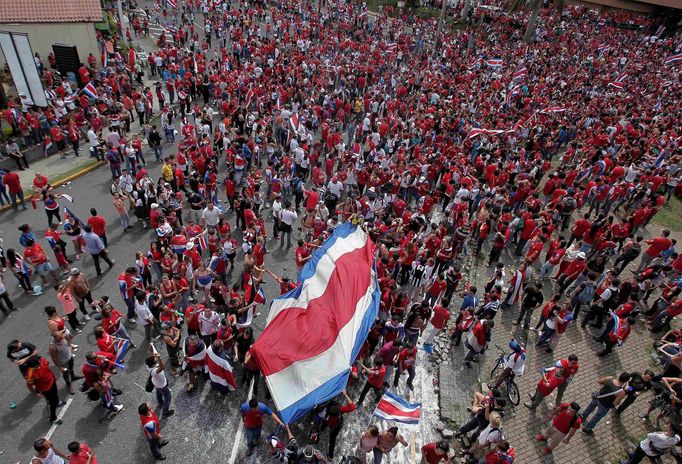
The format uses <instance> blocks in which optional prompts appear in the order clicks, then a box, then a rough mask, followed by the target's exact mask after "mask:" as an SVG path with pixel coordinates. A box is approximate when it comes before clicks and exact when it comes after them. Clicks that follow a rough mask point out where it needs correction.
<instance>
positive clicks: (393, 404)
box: [373, 391, 422, 424]
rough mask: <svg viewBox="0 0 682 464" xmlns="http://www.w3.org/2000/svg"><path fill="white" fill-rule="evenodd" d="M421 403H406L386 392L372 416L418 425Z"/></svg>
mask: <svg viewBox="0 0 682 464" xmlns="http://www.w3.org/2000/svg"><path fill="white" fill-rule="evenodd" d="M421 408H422V404H421V403H408V402H407V401H405V400H404V399H402V398H400V397H399V396H397V395H394V394H393V393H391V392H389V391H387V392H385V393H384V396H382V397H381V400H380V401H379V404H377V407H376V409H375V410H374V414H373V415H374V416H376V417H379V418H381V419H384V420H388V421H393V422H401V423H403V424H418V423H419V419H420V417H421Z"/></svg>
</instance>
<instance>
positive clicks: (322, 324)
mask: <svg viewBox="0 0 682 464" xmlns="http://www.w3.org/2000/svg"><path fill="white" fill-rule="evenodd" d="M368 262H372V245H371V241H369V240H367V244H366V245H365V246H364V247H362V248H359V249H357V250H355V251H352V252H350V253H346V254H344V255H343V256H341V257H340V258H339V259H338V260H337V261H336V266H335V269H334V271H333V272H332V274H331V276H330V278H329V282H328V283H327V288H326V289H325V292H324V293H323V294H322V295H321V296H320V297H318V298H315V299H313V300H310V301H308V305H307V307H304V308H302V307H291V308H288V309H286V310H284V311H282V312H280V313H279V314H278V315H277V316H275V318H274V319H273V320H272V321H271V322H270V323H269V324H268V327H267V329H268V330H266V331H265V332H263V333H262V335H261V336H260V337H259V338H258V340H257V341H256V345H259V346H261V347H267V350H268V352H270V353H277V356H268V357H264V358H265V359H261V361H262V362H261V371H262V372H263V375H266V376H267V375H272V374H275V373H277V372H279V371H282V370H284V369H286V368H287V367H289V366H290V365H291V364H293V363H295V362H297V361H302V360H304V359H309V358H312V357H313V356H317V355H319V354H320V353H323V352H325V351H326V350H328V349H329V348H330V347H331V346H332V345H333V344H334V342H335V341H336V339H337V337H338V335H339V331H340V330H341V328H343V327H344V326H345V325H346V324H347V323H348V321H350V320H351V319H352V318H353V315H354V314H355V309H356V305H357V303H358V301H359V300H360V298H362V297H363V296H364V295H365V294H366V293H367V289H368V288H369V286H370V285H371V281H370V278H371V275H370V273H369V272H362V273H358V272H357V269H362V268H363V267H364V266H366V265H367V263H368ZM259 359H260V357H259Z"/></svg>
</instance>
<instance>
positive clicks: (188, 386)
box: [187, 383, 194, 393]
mask: <svg viewBox="0 0 682 464" xmlns="http://www.w3.org/2000/svg"><path fill="white" fill-rule="evenodd" d="M192 390H194V384H193V383H188V384H187V393H189V392H191V391H192Z"/></svg>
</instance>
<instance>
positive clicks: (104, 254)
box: [90, 250, 114, 277]
mask: <svg viewBox="0 0 682 464" xmlns="http://www.w3.org/2000/svg"><path fill="white" fill-rule="evenodd" d="M90 256H92V259H93V261H94V262H95V270H96V271H97V277H99V276H101V275H102V268H101V267H100V265H99V260H100V258H101V259H103V260H104V261H105V262H106V263H107V264H108V265H109V267H114V263H112V262H111V260H110V259H109V256H107V252H106V250H102V251H100V252H99V253H97V254H95V255H93V254H91V255H90Z"/></svg>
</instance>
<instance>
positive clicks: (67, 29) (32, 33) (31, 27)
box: [0, 4, 100, 68]
mask: <svg viewBox="0 0 682 464" xmlns="http://www.w3.org/2000/svg"><path fill="white" fill-rule="evenodd" d="M26 7H27V8H30V5H29V4H27V5H26ZM0 30H1V31H9V32H23V33H26V34H28V38H29V40H30V42H31V48H32V49H33V53H36V52H37V53H39V54H40V57H41V58H42V60H43V64H44V65H45V67H46V68H47V67H48V62H47V55H48V54H50V53H51V52H52V45H53V44H65V45H75V46H76V47H77V48H78V57H79V58H80V60H81V62H83V63H85V62H87V58H88V54H89V53H92V54H93V55H94V56H96V57H98V59H97V61H99V56H100V52H99V49H98V48H97V36H96V34H95V27H94V25H93V23H58V24H49V23H36V24H0ZM0 66H2V67H4V66H5V57H4V56H3V54H2V53H0Z"/></svg>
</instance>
